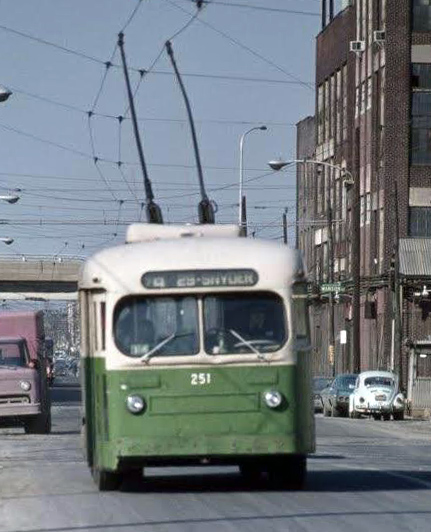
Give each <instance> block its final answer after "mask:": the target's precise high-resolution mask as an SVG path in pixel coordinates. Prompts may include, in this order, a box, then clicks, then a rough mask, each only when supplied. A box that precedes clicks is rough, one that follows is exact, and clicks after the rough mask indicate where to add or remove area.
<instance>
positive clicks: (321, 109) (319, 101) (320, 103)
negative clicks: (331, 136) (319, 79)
mask: <svg viewBox="0 0 431 532" xmlns="http://www.w3.org/2000/svg"><path fill="white" fill-rule="evenodd" d="M323 103H324V100H323V84H322V85H320V86H319V88H318V91H317V144H318V145H320V144H322V142H323V118H324V107H323Z"/></svg>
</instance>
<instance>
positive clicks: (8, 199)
mask: <svg viewBox="0 0 431 532" xmlns="http://www.w3.org/2000/svg"><path fill="white" fill-rule="evenodd" d="M19 199H20V197H19V196H16V195H12V194H7V195H5V196H0V200H1V201H6V203H11V204H12V203H16V202H17V201H19Z"/></svg>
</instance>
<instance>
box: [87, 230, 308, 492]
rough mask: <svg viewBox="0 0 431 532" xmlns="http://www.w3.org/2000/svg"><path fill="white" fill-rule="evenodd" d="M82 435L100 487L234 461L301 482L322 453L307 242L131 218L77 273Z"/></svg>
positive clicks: (282, 480) (251, 470)
mask: <svg viewBox="0 0 431 532" xmlns="http://www.w3.org/2000/svg"><path fill="white" fill-rule="evenodd" d="M79 290H80V305H81V319H82V334H81V336H82V357H83V358H82V369H83V371H82V376H83V396H84V403H85V408H84V418H83V438H84V441H85V447H86V455H87V460H88V465H89V467H90V468H91V471H92V475H93V478H94V480H95V482H96V484H97V486H98V488H99V489H100V490H111V489H116V488H117V487H118V486H119V485H120V482H121V481H122V479H123V478H124V477H125V476H127V475H137V474H138V475H142V471H143V468H145V467H146V466H166V465H198V464H212V465H215V464H230V465H232V464H235V465H238V466H239V467H240V470H241V472H242V473H243V474H244V475H246V476H248V477H250V478H256V477H257V476H258V475H260V473H261V472H265V474H267V475H268V478H269V479H270V481H273V482H276V483H277V484H278V485H280V486H284V485H286V486H293V487H298V488H299V487H302V486H303V484H304V480H305V475H306V459H307V454H309V453H312V452H314V449H315V434H314V415H313V407H312V394H311V367H310V366H311V364H310V363H311V350H310V337H309V323H308V309H307V296H306V279H305V275H304V269H303V264H302V260H301V257H300V254H299V252H297V251H295V250H291V249H289V248H287V247H286V246H285V245H282V244H280V243H275V242H272V241H266V240H255V239H248V238H239V230H238V227H236V226H216V225H200V226H187V225H185V226H162V225H147V224H134V225H131V226H130V227H129V229H128V233H127V243H126V244H125V245H121V246H117V247H113V248H109V249H106V250H104V251H101V252H99V253H97V254H95V255H94V256H93V257H92V258H90V259H89V260H88V261H87V262H86V264H85V266H84V268H83V270H82V272H81V277H80V281H79Z"/></svg>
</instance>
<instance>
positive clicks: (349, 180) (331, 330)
mask: <svg viewBox="0 0 431 532" xmlns="http://www.w3.org/2000/svg"><path fill="white" fill-rule="evenodd" d="M291 164H314V165H316V166H326V167H328V168H333V169H335V170H338V171H339V172H341V175H342V176H343V178H344V179H343V182H344V185H345V186H351V185H354V184H355V181H354V179H353V175H352V174H351V172H349V171H348V170H346V169H345V168H343V167H342V166H339V165H336V164H332V163H327V162H326V161H317V160H315V159H292V160H290V161H282V160H273V161H269V162H268V165H269V166H270V168H272V169H273V170H275V171H279V170H281V169H282V168H284V167H285V166H289V165H291ZM327 203H328V204H327V223H328V258H329V260H328V279H329V282H330V283H333V281H334V279H333V277H334V272H333V267H334V264H333V238H332V208H331V204H330V201H329V198H328V202H327ZM354 295H356V298H354V299H355V300H356V299H358V301H359V294H354ZM328 334H329V341H328V355H329V360H330V364H331V365H332V374H333V376H335V370H336V364H335V317H334V294H333V293H332V291H331V292H330V293H329V322H328Z"/></svg>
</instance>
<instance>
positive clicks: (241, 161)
mask: <svg viewBox="0 0 431 532" xmlns="http://www.w3.org/2000/svg"><path fill="white" fill-rule="evenodd" d="M267 129H268V128H267V127H266V126H256V127H252V128H250V129H249V130H247V131H246V132H245V133H243V134H242V135H241V140H240V141H239V153H240V158H239V212H238V222H239V226H240V229H241V232H244V229H245V223H244V212H245V197H244V195H243V192H242V190H243V182H244V139H245V137H246V136H247V135H248V134H249V133H251V132H252V131H266V130H267ZM243 204H244V207H243Z"/></svg>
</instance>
